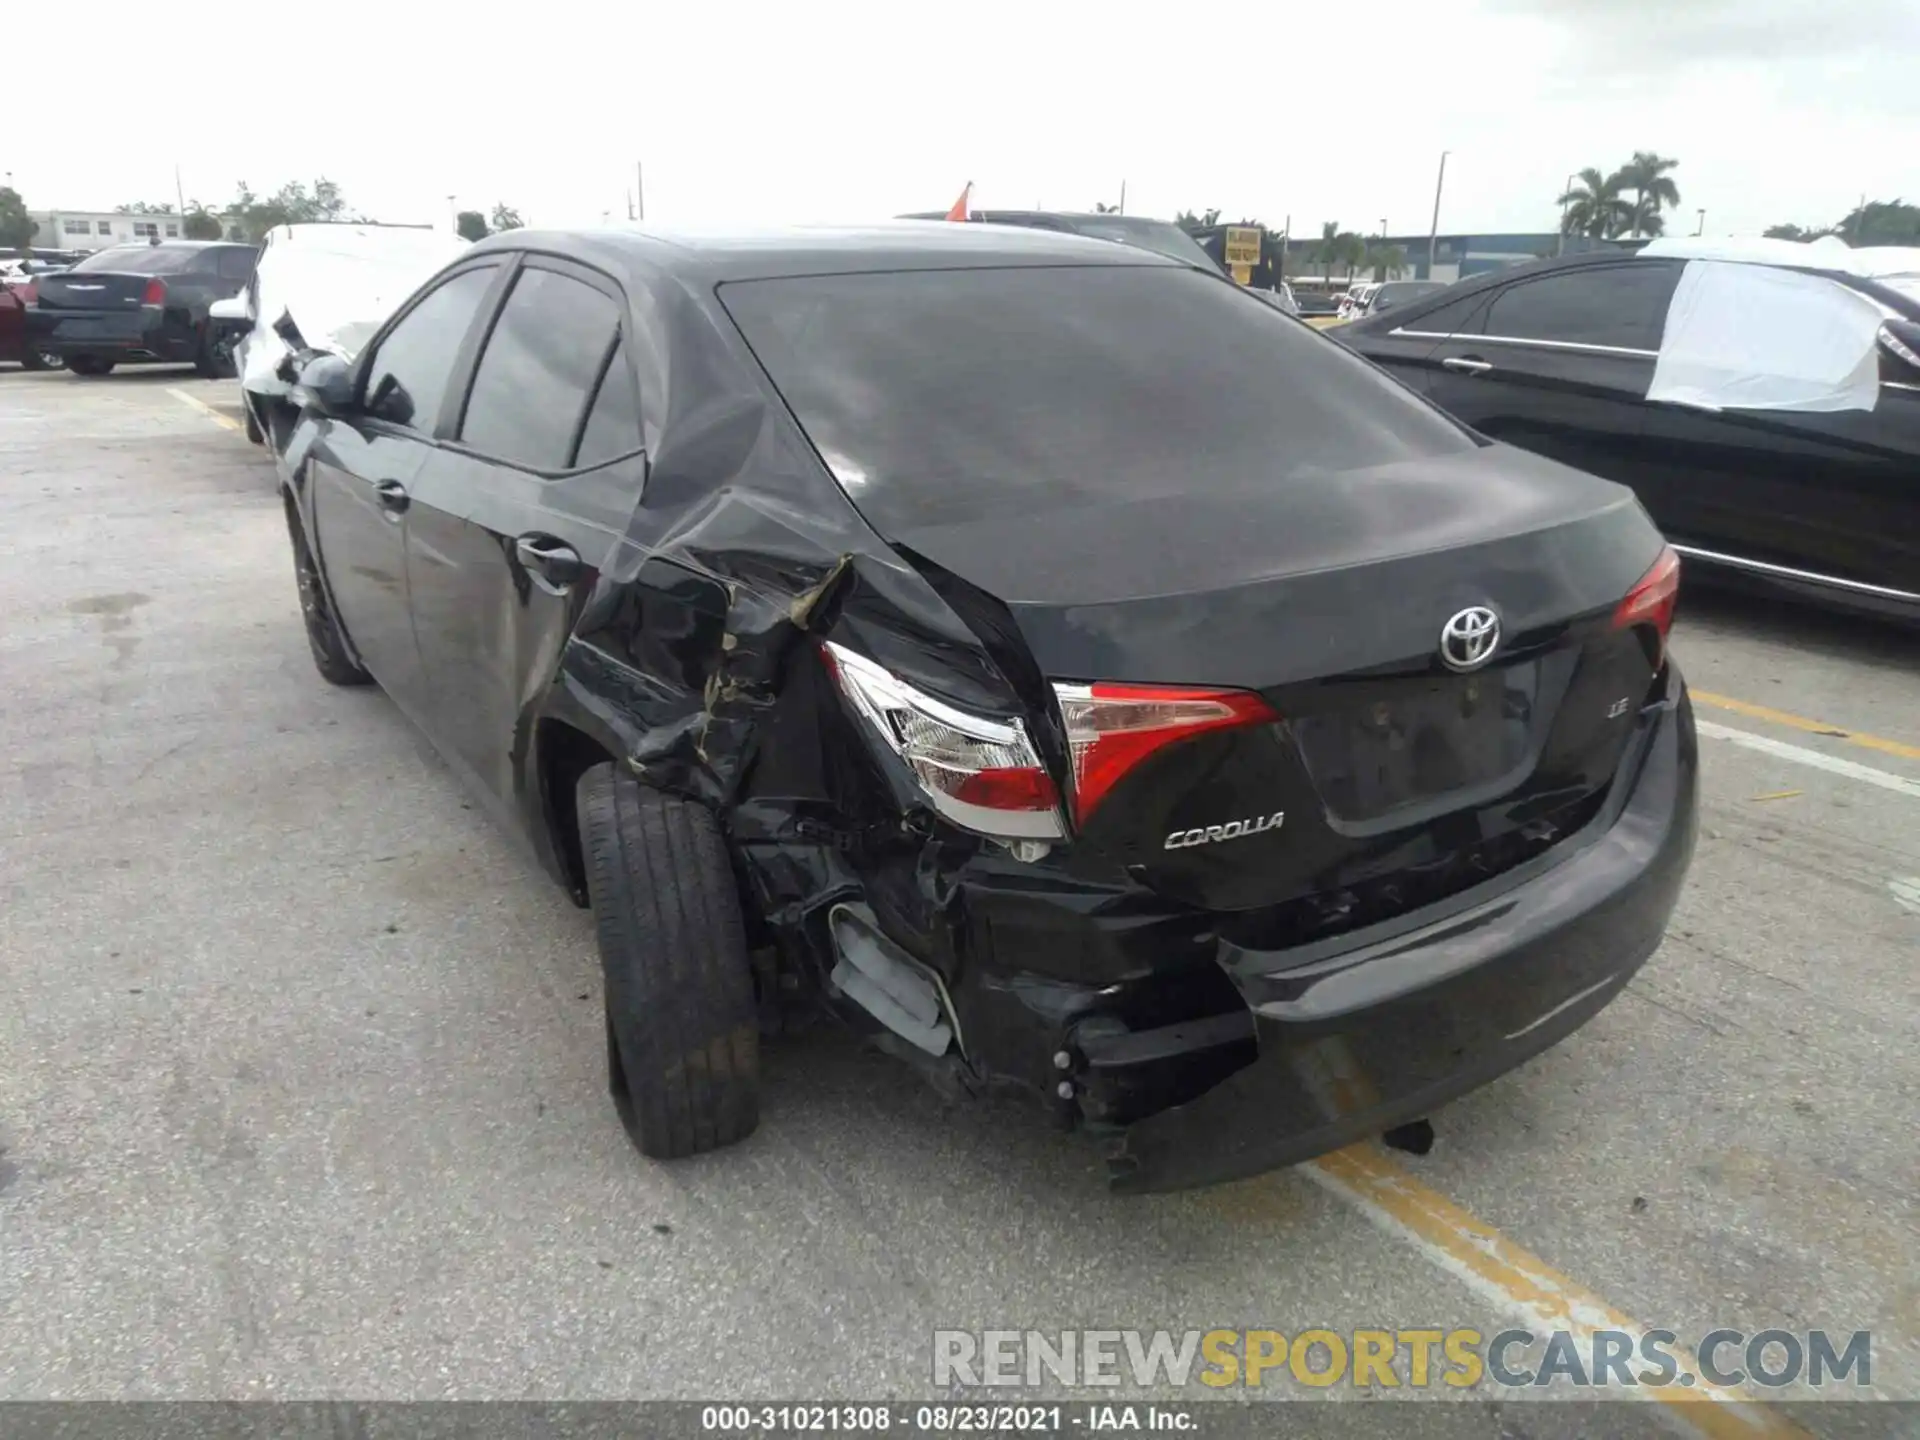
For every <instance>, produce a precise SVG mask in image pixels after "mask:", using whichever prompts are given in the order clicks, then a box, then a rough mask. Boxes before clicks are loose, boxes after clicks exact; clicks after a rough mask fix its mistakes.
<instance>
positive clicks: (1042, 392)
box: [720, 265, 1474, 534]
mask: <svg viewBox="0 0 1920 1440" xmlns="http://www.w3.org/2000/svg"><path fill="white" fill-rule="evenodd" d="M720 298H721V300H722V302H723V303H724V304H725V306H726V308H727V310H728V311H729V312H730V313H731V314H732V316H733V318H734V321H735V323H736V324H737V325H738V326H739V327H740V330H741V332H742V334H743V335H744V336H745V338H746V340H747V343H748V344H749V345H750V346H751V347H752V349H753V351H754V353H755V354H756V355H757V356H758V357H759V360H760V363H761V364H762V365H763V366H764V367H765V368H766V371H767V373H768V375H769V376H770V377H771V378H772V380H773V383H774V385H775V386H776V387H778V389H779V390H780V391H781V393H782V394H783V395H784V396H785V398H786V401H787V403H788V405H789V406H790V407H791V409H792V410H793V413H794V415H795V416H796V417H797V418H798V419H799V421H800V424H801V426H802V428H803V429H804V430H805V431H806V432H807V435H808V436H809V438H810V439H811V440H812V441H813V444H814V448H815V449H816V450H817V451H818V452H819V453H820V456H821V458H822V459H824V460H825V461H826V463H827V465H828V467H829V468H830V469H831V470H832V471H833V473H834V475H835V476H836V477H837V478H838V479H839V481H840V484H841V488H842V489H843V490H845V491H846V493H847V495H848V497H849V498H850V499H851V500H852V501H853V502H854V504H855V505H856V506H858V507H859V508H860V509H861V510H862V511H863V512H865V513H866V514H867V517H868V519H869V521H870V522H871V523H873V524H874V525H875V526H876V528H878V529H879V530H880V531H881V532H882V533H883V534H885V533H889V527H891V526H896V525H900V526H915V525H921V524H943V523H950V524H965V523H968V522H970V521H974V520H979V519H984V518H989V517H992V518H999V517H1003V516H1005V515H1008V514H1020V513H1028V512H1032V511H1035V510H1041V509H1055V508H1060V507H1064V506H1073V505H1080V504H1126V503H1128V502H1131V501H1140V500H1152V499H1166V498H1174V497H1178V496H1183V495H1193V494H1199V493H1206V492H1209V491H1211V492H1214V493H1236V492H1237V491H1238V490H1240V489H1244V488H1245V487H1247V486H1250V485H1251V486H1303V487H1313V486H1322V485H1337V484H1339V483H1340V482H1339V479H1338V476H1339V475H1340V474H1341V473H1342V472H1345V471H1352V470H1360V469H1366V468H1369V467H1372V466H1376V465H1390V464H1394V463H1396V462H1401V461H1418V460H1424V459H1429V458H1434V457H1440V456H1446V455H1453V454H1457V453H1461V452H1465V451H1469V450H1471V449H1472V448H1473V446H1474V441H1473V440H1472V439H1471V438H1470V437H1469V436H1468V435H1467V434H1466V433H1465V432H1464V431H1462V430H1461V429H1460V428H1459V427H1458V426H1456V425H1454V424H1453V423H1452V422H1451V421H1449V420H1447V419H1446V418H1444V417H1443V416H1441V415H1440V414H1438V413H1437V412H1436V411H1434V410H1433V409H1431V408H1430V407H1428V406H1427V405H1425V404H1424V403H1423V402H1421V401H1420V400H1418V399H1416V398H1415V397H1414V396H1413V395H1412V394H1411V393H1409V392H1408V391H1407V390H1405V389H1403V388H1402V387H1401V386H1400V385H1398V384H1396V383H1395V382H1393V381H1392V380H1389V379H1388V378H1386V377H1385V376H1384V375H1381V374H1380V373H1379V372H1378V371H1376V370H1375V369H1373V367H1372V366H1370V365H1368V364H1367V363H1366V362H1365V361H1363V360H1361V359H1360V358H1359V357H1358V356H1355V355H1353V354H1352V353H1350V352H1349V351H1347V350H1345V349H1343V348H1342V347H1341V346H1339V345H1337V344H1334V343H1333V342H1332V341H1330V340H1328V339H1325V338H1324V337H1322V336H1319V335H1316V334H1315V333H1314V332H1313V331H1312V330H1310V329H1309V328H1308V327H1306V326H1304V325H1299V324H1296V323H1295V322H1294V321H1292V320H1291V319H1289V318H1288V317H1287V316H1285V315H1283V314H1281V313H1280V312H1279V311H1278V310H1276V309H1274V307H1273V306H1271V305H1260V304H1254V303H1251V302H1250V301H1249V300H1248V297H1247V296H1246V295H1245V294H1244V293H1242V292H1241V291H1240V289H1239V288H1238V287H1237V286H1235V285H1233V284H1232V283H1231V282H1228V281H1224V280H1221V279H1217V278H1213V277H1210V276H1207V275H1204V274H1201V273H1200V272H1198V271H1195V270H1186V269H1180V268H1177V267H1174V266H1166V265H1112V266H1104V265H1103V266H1086V267H1080V266H1072V267H1065V266H1044V267H1040V266H1036V267H1030V268H1007V269H981V270H925V271H905V272H895V273H888V274H857V275H832V276H809V277H795V278H790V279H778V280H752V281H736V282H732V283H729V284H726V285H723V286H721V288H720Z"/></svg>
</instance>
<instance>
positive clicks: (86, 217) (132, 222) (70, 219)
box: [27, 210, 181, 251]
mask: <svg viewBox="0 0 1920 1440" xmlns="http://www.w3.org/2000/svg"><path fill="white" fill-rule="evenodd" d="M27 218H28V219H30V220H32V221H34V222H35V223H36V224H38V225H39V227H40V228H39V230H37V231H36V232H34V237H33V243H34V244H35V245H36V246H38V247H40V248H41V249H45V250H88V251H91V250H105V249H106V248H107V247H108V246H109V245H125V244H128V243H130V242H133V241H139V240H151V239H155V238H158V239H161V240H178V239H179V238H180V226H181V220H180V217H179V216H178V215H125V214H122V213H120V212H119V211H116V210H29V211H28V212H27Z"/></svg>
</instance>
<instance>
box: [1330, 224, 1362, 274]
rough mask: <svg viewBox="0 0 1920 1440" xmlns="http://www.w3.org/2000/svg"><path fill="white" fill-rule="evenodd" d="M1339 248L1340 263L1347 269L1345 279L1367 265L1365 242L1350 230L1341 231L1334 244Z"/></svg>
mask: <svg viewBox="0 0 1920 1440" xmlns="http://www.w3.org/2000/svg"><path fill="white" fill-rule="evenodd" d="M1334 243H1335V244H1336V245H1338V246H1339V247H1340V263H1341V264H1342V265H1344V266H1346V267H1347V279H1349V280H1351V279H1353V272H1354V271H1356V270H1358V269H1359V268H1360V267H1361V266H1362V265H1364V264H1366V263H1367V242H1366V241H1365V240H1363V239H1361V238H1360V237H1359V236H1358V235H1356V234H1354V233H1353V231H1351V230H1343V231H1341V232H1340V235H1339V237H1338V238H1337V239H1336V240H1335V242H1334Z"/></svg>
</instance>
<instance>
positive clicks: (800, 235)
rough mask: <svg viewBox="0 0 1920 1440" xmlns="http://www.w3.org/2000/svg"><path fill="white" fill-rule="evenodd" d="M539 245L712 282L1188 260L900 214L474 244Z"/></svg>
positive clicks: (615, 230)
mask: <svg viewBox="0 0 1920 1440" xmlns="http://www.w3.org/2000/svg"><path fill="white" fill-rule="evenodd" d="M491 250H539V251H544V252H547V253H551V254H557V255H563V256H565V255H572V256H574V257H576V258H578V259H580V260H583V261H585V262H587V263H590V264H593V263H597V264H599V265H601V266H603V267H606V268H610V269H615V270H626V271H628V272H631V273H636V274H639V273H646V274H663V273H664V274H680V275H685V276H688V277H690V278H691V277H696V276H697V277H699V278H702V279H706V280H711V281H715V282H719V281H727V280H762V279H775V278H780V277H787V276H796V275H849V274H859V273H862V272H866V271H874V270H965V269H994V268H1003V267H1013V266H1060V265H1123V266H1148V265H1152V266H1163V267H1167V268H1190V267H1182V266H1180V265H1179V262H1178V261H1174V260H1170V259H1167V258H1166V257H1165V256H1161V255H1157V254H1155V253H1154V252H1153V251H1150V250H1143V249H1136V248H1132V247H1128V246H1123V245H1115V244H1114V243H1113V242H1112V241H1109V240H1095V239H1090V238H1088V237H1087V236H1084V235H1066V234H1061V233H1059V232H1057V231H1049V230H1024V229H1018V228H1014V227H1011V226H1007V227H1001V226H994V225H958V224H952V223H950V222H948V221H945V220H937V221H928V220H899V221H888V222H880V223H875V224H868V225H858V226H791V227H783V228H778V229H763V230H746V229H742V230H715V231H697V230H665V229H640V228H638V227H625V226H613V227H607V228H601V229H590V230H509V231H505V232H503V233H502V234H499V235H492V236H489V237H487V238H486V239H485V240H482V241H480V242H479V243H478V244H476V245H475V246H474V247H473V253H474V254H485V253H487V252H488V251H491Z"/></svg>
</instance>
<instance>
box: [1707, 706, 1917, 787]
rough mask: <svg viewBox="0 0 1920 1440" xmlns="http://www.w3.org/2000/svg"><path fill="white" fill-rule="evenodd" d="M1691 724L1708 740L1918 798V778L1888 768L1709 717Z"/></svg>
mask: <svg viewBox="0 0 1920 1440" xmlns="http://www.w3.org/2000/svg"><path fill="white" fill-rule="evenodd" d="M1694 724H1695V725H1697V726H1698V727H1699V729H1700V733H1701V734H1702V735H1706V736H1709V737H1711V738H1712V739H1715V740H1727V741H1731V742H1732V743H1733V744H1735V745H1742V746H1745V747H1746V748H1747V749H1749V750H1758V751H1759V752H1760V753H1761V754H1762V755H1771V756H1773V757H1774V758H1775V759H1777V760H1791V761H1793V762H1794V763H1795V764H1798V765H1811V766H1812V767H1813V768H1814V769H1816V770H1825V771H1826V772H1827V773H1828V774H1830V775H1844V776H1846V777H1847V778H1848V779H1849V780H1858V781H1860V782H1861V783H1862V784H1866V785H1878V786H1879V787H1880V788H1881V789H1882V790H1891V791H1893V793H1894V794H1896V795H1905V796H1907V797H1908V798H1909V799H1913V800H1920V780H1909V779H1907V778H1906V776H1904V775H1895V774H1894V773H1893V772H1892V771H1891V770H1876V769H1874V768H1873V766H1871V765H1862V764H1860V763H1858V762H1857V761H1853V760H1842V759H1841V758H1840V757H1839V756H1838V755H1826V754H1822V753H1821V752H1820V751H1818V750H1809V749H1807V748H1806V747H1805V746H1803V745H1789V744H1788V743H1787V742H1786V741H1784V740H1775V739H1773V738H1771V737H1770V736H1766V735H1755V734H1752V733H1751V732H1749V731H1746V730H1736V729H1734V728H1733V727H1732V726H1731V725H1717V724H1715V723H1714V722H1713V721H1711V720H1699V719H1696V720H1695V721H1694Z"/></svg>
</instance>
